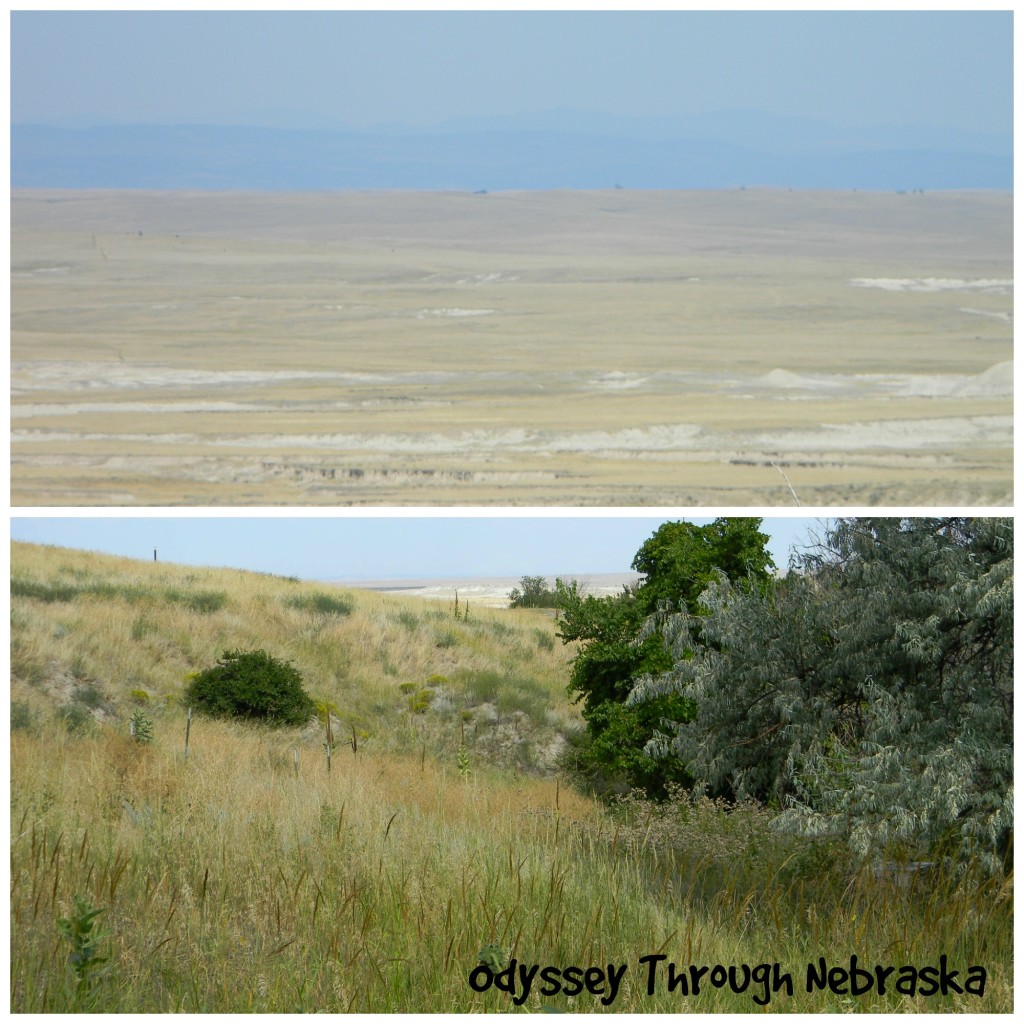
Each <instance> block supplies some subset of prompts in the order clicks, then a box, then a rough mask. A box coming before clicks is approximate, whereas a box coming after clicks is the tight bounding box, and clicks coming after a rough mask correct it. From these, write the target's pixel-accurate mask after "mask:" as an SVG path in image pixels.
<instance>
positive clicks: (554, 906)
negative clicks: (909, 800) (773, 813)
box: [11, 544, 1013, 1012]
mask: <svg viewBox="0 0 1024 1024" xmlns="http://www.w3.org/2000/svg"><path fill="white" fill-rule="evenodd" d="M11 604H12V608H11V620H12V625H11V645H12V651H11V653H12V718H11V726H12V733H11V780H12V781H11V969H12V990H11V992H12V994H11V1009H12V1010H13V1011H33V1012H47V1011H49V1012H53V1011H67V1010H71V1011H79V1012H81V1011H88V1010H94V1011H100V1012H147V1011H149V1012H156V1011H160V1012H182V1011H184V1012H214V1011H216V1012H240V1011H248V1012H263V1011H267V1012H296V1011H306V1012H311V1011H324V1012H340V1011H349V1010H351V1011H370V1012H381V1011H393V1012H434V1011H471V1010H473V1011H479V1010H513V1009H521V1010H525V1011H532V1012H536V1011H538V1010H540V1009H542V1008H543V1009H559V1010H570V1011H573V1010H575V1011H603V1010H605V1009H610V1010H619V1011H622V1010H626V1011H631V1012H645V1011H649V1012H671V1011H680V1010H683V1011H686V1010H698V1011H699V1010H729V1011H738V1012H744V1011H751V1010H759V1009H761V1006H760V1005H759V1004H760V1003H761V1002H763V1001H764V1000H765V999H766V998H767V999H768V1008H769V1009H773V1010H775V1009H777V1010H797V1011H823V1010H830V1011H837V1010H884V1011H890V1012H891V1011H902V1010H930V1011H934V1010H983V1011H984V1010H990V1011H993V1010H995V1011H1003V1012H1007V1011H1009V1010H1010V1009H1012V948H1013V935H1012V878H1011V879H1009V880H1000V881H993V882H989V883H978V884H973V883H972V884H971V885H960V886H958V887H944V886H942V885H940V884H938V883H936V884H934V885H929V886H928V887H925V885H924V883H921V884H918V882H917V880H916V879H915V880H914V882H912V883H911V885H910V886H909V887H904V886H902V885H900V884H898V883H897V882H896V881H894V880H893V879H892V878H890V877H886V878H882V879H875V878H872V877H870V876H868V875H866V874H864V873H863V872H861V873H859V874H851V873H850V871H849V870H848V866H847V865H845V864H843V863H842V861H841V860H839V859H837V858H836V857H835V855H834V851H830V850H828V849H827V848H822V847H821V846H820V845H812V844H809V843H807V842H806V841H802V840H796V839H795V838H791V837H790V838H786V837H778V836H775V835H773V834H772V833H771V831H770V829H769V827H768V816H767V814H766V813H765V812H764V811H762V810H760V809H758V808H754V807H744V808H739V809H734V810H732V811H731V812H728V813H727V812H726V811H725V810H724V809H723V808H721V807H716V806H714V805H712V804H710V803H707V802H700V801H697V802H693V801H681V802H680V803H678V804H676V805H670V806H668V807H664V808H658V807H653V806H651V805H648V804H646V803H644V802H642V801H638V800H628V801H625V802H624V803H623V804H622V805H620V806H619V807H616V808H612V809H606V808H604V807H602V806H600V805H598V804H596V803H594V802H593V801H591V800H589V799H587V798H585V797H583V796H581V795H579V794H578V793H575V792H573V791H572V790H571V789H569V788H568V787H567V786H566V785H564V784H562V783H561V782H560V781H559V779H558V778H557V776H553V774H552V768H551V767H550V765H551V762H552V761H553V759H554V755H555V753H556V750H557V747H558V746H559V743H560V742H561V741H559V739H558V737H560V736H563V737H564V736H565V735H566V734H567V732H569V731H571V729H572V728H574V727H575V722H576V718H575V712H574V709H572V708H571V707H570V706H569V705H568V703H567V700H566V697H565V692H564V679H565V674H566V673H565V661H566V652H565V651H564V650H563V649H562V647H561V645H560V644H559V643H557V642H554V643H552V642H551V640H552V638H553V626H552V622H551V620H550V618H546V617H545V616H544V614H543V613H540V612H516V613H512V612H502V611H493V612H485V611H484V610H482V609H481V610H480V612H479V614H478V613H477V612H476V610H475V609H472V608H471V609H470V614H469V619H468V620H465V619H464V618H462V617H461V612H462V610H463V609H460V618H459V619H456V618H455V616H454V609H453V608H435V607H432V606H430V605H427V604H424V603H419V604H417V603H414V602H413V601H402V600H401V599H396V598H391V597H388V598H384V597H382V596H380V595H373V594H366V593H362V594H359V593H355V594H348V593H345V592H341V591H335V590H331V591H326V590H325V589H324V588H317V587H315V586H311V585H308V584H303V583H298V582H293V581H289V580H285V579H280V578H274V577H265V576H260V575H256V574H252V573H241V572H234V571H227V570H223V571H214V570H189V569H184V568H180V567H174V566H166V565H153V564H146V563H136V562H131V561H127V560H122V559H114V558H108V557H104V556H98V555H89V554H83V553H79V552H72V551H67V550H61V549H55V548H39V547H33V546H29V545H21V544H15V545H13V547H12V599H11ZM343 607H347V608H348V610H347V611H344V610H342V609H343ZM235 646H260V647H264V648H266V649H268V650H271V651H272V652H273V653H275V654H277V655H279V656H282V657H286V658H288V659H289V660H291V661H293V663H294V664H295V665H296V666H297V667H298V668H299V669H300V671H302V672H303V674H304V675H305V676H306V679H307V687H308V689H309V691H310V692H311V693H312V694H313V695H314V696H315V697H316V698H317V699H319V700H321V701H325V702H328V703H331V704H333V705H334V706H335V707H336V708H337V714H336V717H337V724H338V727H339V739H342V740H343V739H344V738H345V735H346V733H345V730H346V729H347V730H348V735H351V732H352V730H353V728H354V730H355V734H356V737H357V741H358V749H357V750H356V751H353V750H352V749H351V748H349V747H345V746H344V745H343V744H339V747H338V749H337V750H336V752H335V756H334V759H333V762H332V768H331V771H330V773H328V771H327V766H326V763H325V759H324V756H323V749H322V746H321V737H320V730H319V728H317V727H316V726H311V727H309V728H306V729H291V730H287V729H286V730H272V729H267V728H263V727H260V726H255V725H251V724H242V723H237V722H217V721H211V720H209V719H201V718H198V717H197V718H196V719H195V721H194V722H193V725H192V731H191V738H190V740H191V741H190V748H189V755H188V757H185V756H184V709H183V708H182V707H181V706H180V703H179V702H178V697H179V696H180V694H181V692H182V689H183V687H184V685H185V682H184V677H185V676H186V675H187V674H188V673H189V672H192V671H195V670H196V669H199V668H202V667H205V666H206V665H208V664H210V663H212V661H213V660H215V659H216V657H217V656H218V654H219V653H220V652H221V651H222V650H223V649H224V648H225V647H235ZM433 675H443V676H446V677H447V681H446V682H445V681H440V680H436V679H435V680H433V681H432V682H430V685H428V681H429V680H430V677H431V676H433ZM403 684H413V685H412V686H411V687H410V686H406V687H405V688H403ZM424 691H429V693H430V694H431V695H430V696H429V698H428V697H426V696H425V695H424ZM136 709H142V710H143V711H144V713H145V714H146V715H147V716H148V717H149V718H150V719H151V720H152V723H153V739H152V742H150V743H139V742H136V741H135V740H133V739H131V738H130V736H129V735H128V729H127V719H128V717H129V715H130V714H131V713H132V711H133V710H136ZM463 744H464V752H463V753H462V756H460V750H462V748H463ZM296 750H297V751H298V753H299V759H298V766H297V768H296V764H295V760H294V751H296ZM93 911H99V913H97V914H95V915H94V914H93ZM62 921H63V922H64V923H63V924H62V923H61V922H62ZM655 954H664V955H665V956H666V957H667V958H668V960H669V961H672V962H673V963H674V964H676V965H677V966H678V967H679V968H680V969H681V970H684V971H685V970H686V967H687V965H691V964H692V965H698V966H700V965H705V966H708V967H713V966H714V965H716V964H720V965H724V966H725V967H730V966H733V967H735V968H736V972H738V973H737V974H736V976H737V978H738V979H742V965H748V966H750V967H751V968H756V967H757V966H758V965H761V964H773V963H778V964H779V965H780V969H781V971H782V972H784V973H785V972H789V973H791V975H792V980H793V990H792V992H791V993H790V992H786V991H768V990H767V989H766V986H765V985H764V984H761V983H759V982H758V981H757V980H752V981H750V983H749V985H748V987H747V988H746V990H745V991H742V992H733V991H732V990H731V987H730V985H728V984H726V985H724V986H722V987H716V986H715V985H714V984H712V983H709V981H708V978H709V977H710V975H706V976H705V978H704V982H703V985H702V987H701V988H700V991H699V993H692V992H691V993H690V994H689V995H687V994H685V993H684V992H683V991H681V990H679V989H676V990H675V991H671V992H670V991H668V988H667V985H666V984H665V978H666V971H667V966H668V965H667V963H662V964H661V965H660V967H659V968H658V974H657V977H656V978H655V984H654V985H653V991H652V992H649V991H648V988H647V971H646V967H645V966H644V965H642V964H641V963H640V959H641V958H642V957H646V956H650V955H655ZM853 954H856V955H857V956H858V959H859V962H860V964H862V965H863V966H865V967H867V969H868V970H869V971H871V970H873V967H874V965H876V964H877V965H883V966H884V965H890V966H895V967H896V968H897V970H899V968H900V967H902V966H903V965H916V966H917V967H925V966H938V964H939V962H940V961H939V958H940V956H941V955H945V956H946V957H947V958H948V966H949V969H950V970H957V971H959V972H960V973H959V981H960V983H961V984H962V982H963V981H964V979H965V976H966V971H967V969H968V967H969V966H971V965H982V966H984V967H985V969H986V972H987V979H986V985H985V990H984V995H983V996H980V997H979V996H976V995H971V994H969V993H963V994H958V993H956V992H955V991H951V992H949V993H947V994H945V995H942V994H936V995H926V994H922V993H921V992H920V991H918V992H917V993H916V994H914V995H907V994H901V993H899V992H896V991H894V990H893V985H894V982H895V979H896V975H895V974H894V975H893V976H892V978H891V979H890V981H889V985H888V988H887V991H886V994H885V995H884V996H882V995H880V994H879V993H878V991H877V986H874V987H872V988H871V989H870V990H869V991H867V992H864V993H861V994H858V995H856V996H855V995H853V994H851V992H850V990H849V987H848V986H847V987H845V988H844V987H843V986H841V985H839V986H836V989H837V990H836V991H814V992H808V991H807V990H806V985H805V979H806V969H807V964H808V963H814V964H815V965H817V964H818V962H819V957H825V958H826V959H827V962H828V966H829V967H837V968H839V967H843V966H844V965H845V968H847V969H849V967H850V957H851V955H853ZM481 955H483V956H484V957H490V958H491V959H492V963H494V965H495V968H496V969H497V967H498V966H500V965H504V964H506V963H509V962H510V961H511V960H515V961H517V965H518V966H522V965H524V964H525V965H527V966H528V967H529V966H532V965H539V966H541V967H545V966H548V967H552V968H554V969H557V970H558V971H559V972H561V971H564V970H566V969H568V968H569V967H570V966H577V967H582V968H594V969H598V968H600V969H601V970H603V971H604V970H607V968H608V965H616V966H617V967H619V966H623V965H624V967H625V971H624V974H623V975H622V982H621V986H620V987H619V988H618V989H617V990H616V992H615V993H614V998H612V991H611V989H610V987H609V986H608V984H607V983H606V982H605V983H604V988H603V990H599V989H600V988H601V983H600V982H599V979H598V978H597V976H596V975H593V974H592V975H590V978H591V981H592V983H593V984H592V987H593V988H594V989H595V991H594V992H588V991H587V990H586V989H581V988H580V987H578V986H575V987H574V986H573V985H572V984H571V983H570V982H569V980H568V977H567V976H563V975H561V974H559V975H557V978H556V979H555V980H554V981H551V982H549V983H548V990H547V991H543V990H542V989H543V987H544V984H545V983H544V982H542V980H541V979H540V978H539V977H536V978H535V980H534V983H533V985H532V987H531V990H530V992H529V994H528V995H526V994H524V993H523V990H522V987H521V986H519V987H517V988H516V990H515V992H514V993H506V992H502V991H499V990H497V989H496V988H495V987H493V986H492V987H490V988H489V989H488V990H487V991H481V992H478V991H475V990H474V989H473V987H472V986H471V985H470V983H469V978H470V975H471V972H472V971H473V970H474V968H475V967H476V966H477V964H478V962H479V960H480V958H481ZM479 977H483V976H479ZM552 977H555V976H552ZM559 979H560V980H559ZM755 979H756V975H755ZM552 989H557V990H555V991H552ZM755 997H756V998H755ZM514 1000H516V1001H514ZM602 1000H604V1001H602Z"/></svg>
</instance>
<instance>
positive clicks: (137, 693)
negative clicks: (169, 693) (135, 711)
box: [128, 690, 153, 704]
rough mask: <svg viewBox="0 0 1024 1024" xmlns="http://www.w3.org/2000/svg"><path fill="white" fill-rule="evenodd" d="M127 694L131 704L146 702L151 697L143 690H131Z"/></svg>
mask: <svg viewBox="0 0 1024 1024" xmlns="http://www.w3.org/2000/svg"><path fill="white" fill-rule="evenodd" d="M128 696H129V697H131V699H132V703H133V704H148V703H149V702H150V701H151V700H152V699H153V698H152V697H150V695H149V694H148V693H147V692H146V691H145V690H132V692H131V693H130V694H129V695H128Z"/></svg>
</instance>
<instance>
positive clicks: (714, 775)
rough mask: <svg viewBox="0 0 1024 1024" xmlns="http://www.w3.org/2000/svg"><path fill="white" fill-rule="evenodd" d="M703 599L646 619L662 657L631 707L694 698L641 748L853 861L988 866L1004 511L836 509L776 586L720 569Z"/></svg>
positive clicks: (1008, 711)
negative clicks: (857, 515) (949, 857)
mask: <svg viewBox="0 0 1024 1024" xmlns="http://www.w3.org/2000/svg"><path fill="white" fill-rule="evenodd" d="M701 605H702V608H701V610H700V611H701V614H699V615H697V614H694V613H693V612H692V611H680V612H664V611H663V612H662V613H660V614H658V615H656V616H654V617H652V618H651V619H649V620H648V623H647V625H646V627H645V629H646V633H647V635H653V634H654V633H655V632H660V633H661V634H662V635H663V636H664V637H665V639H666V643H667V645H668V649H669V651H670V653H671V658H672V666H671V668H670V669H668V670H667V671H666V672H663V673H660V674H654V673H652V674H650V675H649V676H648V677H647V678H646V679H644V680H642V681H640V682H639V684H638V685H637V687H636V688H635V689H634V691H633V693H632V694H631V696H630V705H631V706H635V707H640V706H643V704H644V703H645V702H646V701H648V700H651V699H655V700H663V699H664V698H665V696H666V695H668V694H674V695H677V696H679V697H682V698H685V699H689V700H691V701H692V702H693V704H694V706H695V709H696V713H695V715H694V716H692V719H691V720H689V721H687V720H686V719H684V718H680V719H677V720H676V722H675V723H674V724H671V725H669V724H668V723H666V724H665V726H664V727H663V728H662V730H661V731H660V732H659V734H658V735H657V736H655V737H654V739H653V740H652V742H651V744H650V746H649V748H648V752H649V753H651V754H652V755H657V754H660V755H669V756H671V757H672V758H673V760H681V761H683V762H684V763H685V764H686V765H687V766H688V767H689V769H690V771H691V772H692V773H693V775H694V777H695V778H696V779H697V780H698V781H699V782H700V784H701V785H702V786H703V787H705V788H706V789H707V790H709V791H710V792H711V793H712V794H714V795H722V796H725V797H727V798H730V799H738V798H742V797H754V798H756V799H759V800H763V801H768V802H772V803H777V804H778V805H779V806H780V807H781V808H782V809H783V814H782V815H781V819H780V820H781V822H782V823H784V824H789V825H791V826H795V827H797V828H799V829H800V830H801V831H803V832H805V833H806V834H811V835H823V834H827V835H841V836H844V837H845V838H846V839H847V840H848V841H849V843H850V845H851V846H852V847H853V848H854V849H855V850H856V851H858V852H859V853H861V854H870V853H872V852H877V851H879V850H883V849H889V850H891V849H893V848H894V847H895V848H902V849H905V850H906V849H916V848H920V847H927V848H930V849H932V850H933V851H936V850H941V851H944V852H947V853H952V854H955V855H956V856H957V857H958V858H960V859H969V858H975V859H978V860H980V861H981V862H982V863H983V864H984V865H985V866H987V867H989V868H993V867H995V865H996V862H997V856H998V853H999V851H1000V850H1001V849H1003V848H1004V847H1005V843H1006V839H1007V836H1008V835H1009V834H1010V832H1011V830H1012V825H1013V630H1012V617H1013V532H1012V520H1010V519H1007V518H1001V519H995V518H986V519H981V518H977V519H969V518H919V519H888V518H870V519H846V520H840V521H838V522H837V523H836V524H835V525H834V526H833V528H832V529H831V530H830V531H829V533H828V534H827V536H826V539H825V541H824V544H823V545H822V546H821V548H820V549H819V550H818V551H816V552H813V553H811V554H808V555H807V556H806V557H805V558H804V560H803V563H802V565H801V566H800V568H799V571H796V572H793V573H790V575H789V576H788V577H787V578H786V579H785V580H784V581H782V582H781V583H780V584H779V585H778V586H776V587H774V588H772V589H770V590H764V591H762V590H757V589H752V588H746V589H744V588H741V587H737V586H736V585H735V583H732V582H730V581H729V580H728V579H726V578H725V577H724V576H720V577H719V578H718V579H717V580H716V581H714V582H712V583H711V584H710V585H709V587H708V588H707V589H706V591H705V592H704V594H703V595H702V597H701Z"/></svg>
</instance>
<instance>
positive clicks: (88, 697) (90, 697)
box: [74, 683, 103, 708]
mask: <svg viewBox="0 0 1024 1024" xmlns="http://www.w3.org/2000/svg"><path fill="white" fill-rule="evenodd" d="M74 698H75V700H77V701H78V702H79V704H84V705H85V706H86V707H87V708H98V707H100V706H101V705H102V704H103V693H102V691H101V690H100V689H99V687H98V686H94V685H93V684H92V683H86V684H85V685H84V686H76V687H75V692H74Z"/></svg>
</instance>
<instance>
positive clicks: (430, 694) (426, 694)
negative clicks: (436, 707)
mask: <svg viewBox="0 0 1024 1024" xmlns="http://www.w3.org/2000/svg"><path fill="white" fill-rule="evenodd" d="M433 699H434V691H433V690H420V691H419V692H418V693H411V694H409V710H410V711H411V712H412V713H413V714H414V715H422V714H424V713H425V712H426V710H427V708H429V707H430V703H431V701H433Z"/></svg>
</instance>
